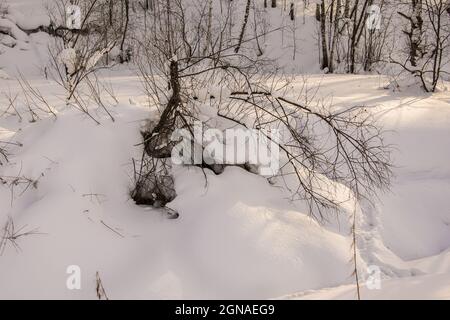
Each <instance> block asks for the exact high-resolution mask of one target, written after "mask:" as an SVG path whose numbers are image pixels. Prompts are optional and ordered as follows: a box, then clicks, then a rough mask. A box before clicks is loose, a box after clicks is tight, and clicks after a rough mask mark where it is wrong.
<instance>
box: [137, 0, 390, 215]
mask: <svg viewBox="0 0 450 320" xmlns="http://www.w3.org/2000/svg"><path fill="white" fill-rule="evenodd" d="M185 4H186V3H185V1H184V0H175V1H168V0H160V1H159V2H158V5H157V7H158V8H159V9H158V10H160V11H157V12H155V17H154V18H155V20H154V23H155V24H156V26H157V30H158V32H152V33H150V34H149V36H148V38H147V39H146V41H145V42H144V43H143V50H144V56H143V59H142V61H140V70H141V76H142V79H143V84H144V86H145V88H146V90H147V92H148V94H149V98H150V99H152V100H153V101H154V102H155V104H156V105H157V106H160V113H159V117H158V119H157V120H156V121H150V122H149V125H148V127H147V128H146V129H145V130H144V131H143V140H144V141H143V145H144V147H145V148H144V149H145V151H146V155H145V156H143V158H144V157H149V158H150V159H149V161H150V163H152V165H151V166H150V169H149V170H150V172H152V174H151V175H150V177H148V176H147V180H149V181H150V184H149V186H150V187H145V186H142V185H140V188H141V191H142V190H145V192H140V191H139V190H134V194H138V195H139V197H138V199H137V200H138V201H141V203H142V201H146V199H148V200H147V201H148V203H149V204H154V203H155V202H157V203H158V205H162V206H164V205H165V203H167V202H168V201H170V200H171V199H173V197H175V196H176V194H175V192H174V188H173V185H171V183H172V182H171V181H173V180H171V179H167V180H166V181H169V186H167V185H165V189H166V190H165V191H163V192H162V193H163V194H162V195H159V196H157V194H158V193H160V192H161V190H160V189H161V188H160V187H159V185H161V184H163V185H164V184H165V183H164V182H163V179H162V178H163V177H167V176H170V157H171V155H172V151H173V149H174V147H175V146H176V145H177V144H178V143H179V141H178V140H176V139H175V140H174V139H172V138H171V137H172V134H173V132H174V131H175V130H176V129H180V128H182V129H186V131H187V132H189V133H190V135H191V136H192V137H193V136H194V130H195V128H194V127H193V122H195V121H198V120H199V119H200V115H201V112H202V111H201V110H202V109H201V102H200V103H197V100H198V96H197V95H196V92H197V90H198V89H199V88H202V87H205V86H208V84H218V85H219V86H220V87H226V88H228V90H229V91H231V93H229V94H225V95H223V96H221V97H220V99H219V101H218V102H217V103H216V104H215V108H217V109H216V110H217V117H218V118H221V119H223V120H226V121H227V123H228V124H229V126H234V127H235V126H239V127H242V128H253V129H255V130H258V131H260V132H261V133H262V134H263V135H265V137H266V138H267V139H268V140H271V137H270V135H268V134H267V132H269V131H270V130H271V129H274V128H277V129H280V130H282V132H284V133H286V137H285V138H284V139H283V140H282V141H280V142H277V145H278V146H279V148H280V150H281V151H282V154H283V159H285V163H283V164H282V165H281V167H282V170H281V173H280V174H279V176H280V177H281V176H282V177H294V178H295V181H296V183H297V184H296V187H295V188H293V189H291V190H292V193H293V199H302V200H306V202H307V203H308V204H309V208H310V213H311V214H312V215H313V216H314V217H316V218H317V219H318V220H321V219H325V218H326V212H327V211H328V210H330V209H336V210H338V209H339V207H340V203H339V201H338V200H336V197H335V187H336V185H337V184H342V185H345V186H346V187H347V188H348V189H349V190H350V191H351V193H352V194H354V195H355V197H356V198H357V199H361V198H366V199H370V198H371V196H373V195H374V194H375V193H376V192H377V190H379V189H384V188H387V187H388V186H389V182H390V177H391V170H390V158H389V154H390V147H389V146H388V145H386V144H385V143H384V141H383V135H382V130H381V129H380V128H379V127H378V126H377V125H376V123H375V121H374V119H373V118H372V116H371V113H370V112H369V111H368V110H367V109H366V108H364V107H362V106H358V107H349V108H344V109H334V108H333V107H330V106H325V105H323V106H320V107H313V106H310V105H308V104H307V103H302V102H299V101H296V100H295V99H293V98H289V96H290V95H291V94H292V93H291V92H289V91H288V89H287V88H288V86H286V85H285V84H284V85H283V84H281V83H285V80H286V78H284V77H283V76H282V75H279V74H277V73H276V72H275V71H274V70H273V69H272V70H271V69H270V68H269V65H270V63H268V61H264V60H262V59H256V60H255V59H254V58H252V56H254V55H252V52H251V51H246V50H243V51H240V52H238V53H236V51H235V48H236V46H237V44H236V43H234V42H233V41H232V40H233V38H232V37H231V38H230V39H228V38H226V37H225V36H224V34H225V33H224V32H220V31H221V30H227V29H228V27H229V26H228V24H229V23H230V22H229V21H230V19H229V17H227V16H224V15H221V16H220V19H219V18H218V19H213V20H214V22H215V23H213V25H212V30H214V32H212V34H214V35H217V36H216V38H215V39H214V40H213V41H212V43H213V46H211V47H210V49H209V50H208V51H206V52H204V53H201V54H199V50H198V48H200V47H203V46H202V45H201V41H202V39H205V37H204V36H203V35H204V34H205V30H204V29H202V28H200V27H197V28H195V27H192V25H194V26H195V25H196V24H195V21H202V20H203V19H205V18H206V16H207V14H206V12H207V10H206V7H205V6H207V3H204V2H200V1H199V3H198V6H194V7H195V8H198V9H197V10H198V11H195V12H196V13H195V14H198V15H199V16H197V17H196V16H195V14H194V17H193V18H192V20H191V19H188V18H187V17H192V16H193V13H192V12H189V11H188V10H190V9H188V7H186V6H185ZM190 8H191V7H190ZM203 8H204V9H205V10H204V9H203ZM248 41H251V40H248ZM262 71H264V72H262ZM210 99H218V98H217V97H211V98H210ZM204 125H206V124H204ZM324 141H326V142H327V143H324ZM200 147H202V146H200ZM200 166H201V167H203V168H208V169H211V170H213V171H214V172H215V173H216V174H220V173H221V172H222V171H223V168H221V167H214V166H212V165H211V164H209V163H205V162H202V164H201V165H200ZM243 167H244V168H246V169H247V170H249V171H251V172H254V171H253V170H252V168H249V167H247V166H245V165H244V166H243ZM159 172H163V174H162V175H160V174H159ZM140 176H142V174H139V177H140ZM140 182H142V181H140ZM144 185H145V183H144ZM155 186H158V187H155ZM155 195H156V196H155ZM161 202H162V204H161Z"/></svg>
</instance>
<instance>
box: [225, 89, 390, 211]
mask: <svg viewBox="0 0 450 320" xmlns="http://www.w3.org/2000/svg"><path fill="white" fill-rule="evenodd" d="M231 100H232V102H231V103H230V104H229V105H227V106H226V107H224V108H223V110H221V111H220V112H219V115H222V116H224V115H225V116H226V117H227V118H228V119H232V120H233V121H235V122H236V123H238V124H240V125H246V124H245V123H248V121H247V120H248V118H249V117H251V118H252V119H254V120H253V128H256V129H258V130H261V131H262V132H265V131H266V130H267V129H270V128H272V129H273V128H278V129H280V130H282V132H283V140H282V141H281V142H280V143H279V147H280V150H281V151H282V153H283V154H284V156H285V157H284V163H282V164H281V168H282V170H281V172H280V175H282V176H284V177H285V176H294V177H295V178H296V179H295V180H296V182H297V186H296V188H295V189H294V190H292V191H293V195H294V199H302V200H306V201H307V203H308V205H309V209H310V212H311V214H312V215H313V216H315V217H316V218H318V219H323V218H324V209H338V207H339V205H340V203H339V200H338V198H337V197H336V193H337V189H336V188H337V186H338V184H342V185H344V186H346V187H347V188H348V189H349V190H350V191H351V192H352V193H353V195H354V197H355V198H356V199H361V198H365V199H367V200H369V201H370V198H371V197H372V196H374V195H375V194H376V191H377V190H380V189H386V188H388V187H389V184H390V179H391V175H392V172H391V164H390V163H391V162H390V153H391V146H389V145H386V144H385V142H384V140H383V132H382V130H381V129H380V128H379V127H377V125H376V123H375V121H374V119H373V117H372V115H371V113H370V112H369V111H368V110H367V108H365V107H361V106H356V107H351V108H347V109H343V110H336V111H332V110H331V108H326V107H325V106H321V107H320V106H319V107H316V108H313V107H309V106H306V105H303V104H301V103H298V102H294V101H291V100H289V99H287V98H284V97H277V96H274V95H273V94H272V93H270V92H250V93H244V92H234V93H232V95H231ZM244 120H245V121H244Z"/></svg>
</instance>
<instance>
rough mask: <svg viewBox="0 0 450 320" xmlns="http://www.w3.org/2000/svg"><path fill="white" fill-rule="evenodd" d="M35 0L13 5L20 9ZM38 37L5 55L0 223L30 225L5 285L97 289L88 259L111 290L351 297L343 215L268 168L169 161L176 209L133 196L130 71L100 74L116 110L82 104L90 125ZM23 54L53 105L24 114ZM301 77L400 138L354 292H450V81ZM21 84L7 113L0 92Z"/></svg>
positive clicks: (134, 90)
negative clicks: (316, 214)
mask: <svg viewBox="0 0 450 320" xmlns="http://www.w3.org/2000/svg"><path fill="white" fill-rule="evenodd" d="M28 4H29V1H17V2H16V4H15V5H16V9H17V10H21V11H20V12H23V14H25V15H26V14H30V12H29V10H30V7H28ZM27 10H28V11H27ZM17 16H20V15H17ZM39 19H41V18H39ZM0 21H1V20H0ZM30 23H31V22H30ZM46 37H47V36H45V35H43V34H41V33H37V34H34V35H31V36H30V38H31V39H26V41H23V46H27V47H26V48H25V49H24V48H22V47H21V46H22V44H20V45H19V46H16V47H14V48H10V49H8V50H7V51H5V54H0V72H1V71H2V70H1V68H4V69H5V70H6V71H4V76H2V73H0V115H1V116H0V146H2V147H6V149H7V150H8V152H9V162H8V163H3V165H2V166H0V177H5V178H4V184H3V185H2V186H0V226H3V225H5V224H6V223H7V221H8V217H11V218H12V219H13V221H14V228H15V231H17V235H19V234H23V233H27V232H29V234H25V235H23V236H20V237H18V238H17V239H16V241H15V243H16V244H17V247H14V246H13V245H12V243H11V242H6V243H5V244H6V245H5V246H4V251H3V252H1V255H0V299H10V298H18V299H24V298H39V299H45V298H59V299H96V274H97V272H98V274H99V276H100V277H101V281H102V284H103V286H104V288H105V291H106V292H107V294H108V297H109V298H110V299H130V298H137V299H199V298H208V299H221V298H222V299H223V298H225V299H231V298H233V299H271V298H282V299H355V298H356V288H355V285H354V277H352V276H351V274H352V268H353V265H352V263H351V262H349V261H350V259H351V257H352V251H351V236H350V221H349V217H348V216H346V215H345V214H342V215H341V216H339V217H336V218H335V217H331V218H330V221H329V222H327V223H325V224H324V225H319V223H317V222H316V221H315V220H313V219H312V218H310V217H309V216H308V215H307V211H306V210H305V208H304V206H303V204H302V203H292V202H290V201H289V200H288V198H289V193H288V192H287V191H286V190H283V189H282V188H278V187H276V186H271V185H270V184H268V183H267V181H266V180H265V179H264V178H262V177H259V176H256V175H252V174H250V173H248V172H246V171H244V170H242V169H240V168H227V169H226V171H225V173H224V174H223V175H221V176H216V175H214V174H212V173H211V172H208V171H206V177H205V175H204V173H203V172H202V171H201V170H200V169H198V168H187V167H178V168H176V170H175V183H176V191H177V194H178V196H177V198H176V199H175V201H174V202H172V203H170V204H169V206H170V207H171V208H173V209H175V210H177V211H178V212H179V213H180V218H179V219H178V220H168V219H167V218H166V217H165V216H164V213H163V212H162V211H159V210H157V209H152V208H146V207H139V206H136V205H135V204H134V203H133V201H132V200H131V199H130V197H129V192H130V190H131V188H132V185H133V159H139V158H140V157H141V152H142V150H141V146H138V145H137V144H139V143H140V142H141V137H140V131H139V130H140V128H141V126H142V125H143V124H144V123H145V121H146V120H147V119H148V118H149V117H150V115H151V114H152V111H154V109H153V108H151V107H150V106H148V105H147V99H146V97H145V96H144V93H143V92H142V89H141V84H140V81H139V79H138V78H137V77H136V76H134V75H133V73H132V72H131V71H129V70H127V71H124V70H116V71H108V72H104V73H102V75H101V78H102V80H103V81H104V82H105V83H108V85H110V86H111V87H112V88H113V89H114V93H115V95H116V97H117V99H118V101H119V103H117V104H116V103H111V105H112V106H111V107H110V108H109V111H110V112H111V113H112V115H113V117H114V119H115V122H112V121H111V119H110V117H109V116H108V115H107V114H106V113H105V112H104V111H103V110H100V109H92V110H91V111H92V114H93V115H94V116H95V118H96V119H97V120H98V121H99V122H100V125H98V124H96V123H95V122H94V121H92V120H91V119H90V118H88V117H87V116H86V115H85V114H83V113H81V112H80V111H78V110H76V109H74V108H68V107H66V106H65V101H64V95H63V92H62V91H61V89H60V88H59V87H58V86H57V85H56V84H55V83H54V82H52V81H50V80H44V79H43V77H42V75H41V74H40V61H41V59H42V56H45V45H44V43H45V41H46ZM33 46H36V49H33V48H32V47H33ZM40 54H41V55H42V56H41V55H40ZM17 68H21V70H26V72H27V74H26V77H27V79H29V80H30V83H31V84H32V85H33V87H34V88H37V89H38V90H39V91H40V92H42V94H43V95H44V96H45V97H47V98H48V101H49V103H50V104H51V105H52V107H54V109H55V110H56V115H57V116H56V118H55V117H53V116H52V115H48V114H45V113H44V112H42V113H39V112H37V116H39V119H35V120H36V121H31V120H32V119H33V117H32V116H31V113H30V112H29V111H28V110H27V107H26V99H25V98H24V97H23V96H22V95H21V93H22V90H21V88H20V86H19V83H18V81H17V80H15V79H14V78H15V77H16V76H17V74H16V71H17V70H16V69H17ZM305 79H306V80H305ZM305 81H307V82H306V83H307V86H308V88H309V89H310V92H317V93H316V94H315V96H314V99H315V100H317V101H318V100H323V101H325V102H326V103H333V104H335V105H337V106H354V105H365V106H367V107H368V108H371V110H373V113H374V114H376V117H377V118H378V119H379V121H380V123H381V124H383V126H384V127H385V128H386V129H387V130H389V133H388V135H387V139H388V141H389V142H390V143H392V144H394V145H395V146H396V151H395V153H394V164H395V168H394V172H395V175H396V176H395V179H394V182H393V186H392V190H391V192H389V193H386V194H382V195H380V198H379V199H378V200H377V201H376V203H375V206H374V207H367V206H365V205H364V204H361V207H362V208H363V211H362V214H360V215H359V222H358V227H357V232H358V239H357V245H358V251H359V257H358V269H359V274H360V277H361V283H362V284H363V288H362V292H361V294H362V298H363V299H386V298H387V299H403V298H404V299H418V298H425V299H450V91H440V92H438V93H435V94H424V93H421V92H419V91H418V90H413V89H407V88H406V89H402V90H400V91H397V92H393V91H391V90H386V89H384V87H386V85H387V84H388V82H389V79H388V78H387V77H384V76H374V75H319V74H310V75H308V76H299V77H298V78H297V79H296V81H295V82H294V84H293V88H292V92H293V95H295V93H296V92H298V91H299V90H300V88H301V87H304V86H305ZM447 88H448V89H450V85H448V84H447ZM17 93H19V96H18V98H17V100H16V105H17V106H19V109H18V110H17V112H15V111H14V110H13V109H12V108H10V102H9V101H8V97H10V98H12V99H14V97H15V96H16V94H17ZM0 159H1V158H0ZM1 160H3V159H1ZM14 177H20V178H21V179H20V180H14ZM28 179H29V180H28ZM69 266H79V267H80V270H81V289H80V290H69V289H68V288H67V285H66V282H67V279H68V278H69V276H70V274H68V273H67V270H68V267H69ZM370 266H375V267H378V268H379V270H380V271H381V275H380V277H381V283H380V288H379V289H375V290H371V289H370V288H366V286H365V284H364V283H365V282H366V280H367V279H370V274H369V273H368V267H370Z"/></svg>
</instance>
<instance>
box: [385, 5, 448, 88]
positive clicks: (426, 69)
mask: <svg viewBox="0 0 450 320" xmlns="http://www.w3.org/2000/svg"><path fill="white" fill-rule="evenodd" d="M415 5H416V7H415V8H416V13H415V15H416V16H417V15H418V13H417V11H418V8H419V4H418V3H416V4H415ZM420 8H421V9H422V10H423V11H422V13H421V17H422V18H423V20H422V22H421V30H420V29H419V30H418V31H417V30H415V31H414V33H415V34H416V35H414V34H413V35H411V33H412V31H411V32H409V33H406V35H407V37H408V39H409V40H410V41H413V43H410V52H409V54H408V55H407V57H406V58H404V59H402V60H400V61H399V59H398V58H396V57H392V56H391V62H392V63H394V64H397V65H400V66H402V67H403V69H404V70H406V71H407V72H409V73H411V74H412V75H414V76H415V77H418V78H419V79H420V82H421V84H422V87H423V89H424V90H425V91H426V92H435V91H436V88H437V85H438V83H439V80H440V79H441V77H442V75H443V74H448V72H447V71H445V70H444V67H445V66H447V65H448V64H449V63H450V59H449V56H450V15H449V14H448V8H449V3H448V1H447V0H423V1H422V2H421V7H420ZM415 19H418V18H417V17H416V18H415ZM413 22H414V21H413ZM418 28H419V27H417V29H418ZM418 32H421V33H423V37H424V38H426V39H427V40H428V41H427V42H426V43H423V41H422V40H421V39H418V38H417V37H418V36H417V33H418ZM411 37H412V38H411Z"/></svg>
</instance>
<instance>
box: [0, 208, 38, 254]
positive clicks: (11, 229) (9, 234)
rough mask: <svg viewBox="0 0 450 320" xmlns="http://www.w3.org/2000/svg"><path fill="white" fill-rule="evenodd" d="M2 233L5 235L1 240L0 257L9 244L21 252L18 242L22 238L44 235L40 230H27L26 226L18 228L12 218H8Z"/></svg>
mask: <svg viewBox="0 0 450 320" xmlns="http://www.w3.org/2000/svg"><path fill="white" fill-rule="evenodd" d="M2 231H3V234H2V237H1V239H0V256H1V255H3V253H4V251H5V249H6V247H7V246H8V244H10V245H11V246H12V247H13V248H14V249H16V251H20V246H19V243H18V241H19V240H20V239H21V238H24V237H28V236H33V235H42V234H43V233H40V232H39V229H38V228H34V229H30V230H27V225H24V226H22V227H20V228H16V226H15V224H14V220H13V218H12V217H8V219H7V221H6V223H5V225H4V227H3V230H2Z"/></svg>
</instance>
